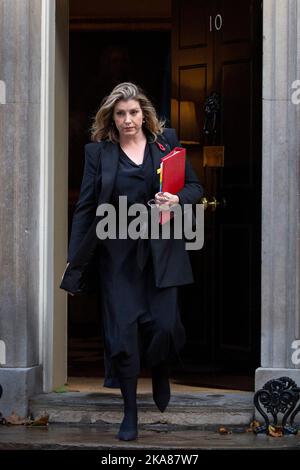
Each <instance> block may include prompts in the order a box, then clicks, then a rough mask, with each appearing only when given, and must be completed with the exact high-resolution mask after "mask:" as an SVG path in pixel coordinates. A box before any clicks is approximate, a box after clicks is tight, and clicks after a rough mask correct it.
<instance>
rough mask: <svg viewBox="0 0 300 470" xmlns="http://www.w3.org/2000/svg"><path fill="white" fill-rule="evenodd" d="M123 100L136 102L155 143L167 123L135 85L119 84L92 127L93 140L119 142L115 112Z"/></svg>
mask: <svg viewBox="0 0 300 470" xmlns="http://www.w3.org/2000/svg"><path fill="white" fill-rule="evenodd" d="M121 100H125V101H128V100H136V101H138V102H139V104H140V107H141V109H142V112H143V119H144V121H145V122H143V129H144V131H146V133H147V132H148V134H150V136H151V137H152V138H153V142H155V141H156V139H157V136H158V135H159V134H162V132H163V129H164V125H165V121H164V120H161V119H159V118H158V117H157V114H156V111H155V108H154V106H153V104H152V103H151V101H150V100H149V99H148V98H147V96H146V95H145V93H144V92H143V90H142V89H141V88H139V87H138V86H137V85H135V84H134V83H130V82H123V83H119V85H117V86H116V87H115V88H114V89H113V90H112V92H111V93H110V94H109V95H108V96H106V97H105V98H104V99H103V100H102V103H101V105H100V108H99V109H98V111H97V113H96V115H95V117H94V121H93V124H92V127H91V138H92V140H93V141H96V142H99V141H101V140H105V139H108V140H110V141H112V142H114V143H116V142H119V140H120V139H119V132H118V130H117V128H116V126H115V125H114V122H113V112H114V108H115V105H116V103H118V101H121Z"/></svg>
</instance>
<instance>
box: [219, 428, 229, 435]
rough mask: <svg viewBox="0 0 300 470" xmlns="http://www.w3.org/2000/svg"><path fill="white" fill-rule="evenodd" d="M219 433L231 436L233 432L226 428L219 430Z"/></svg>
mask: <svg viewBox="0 0 300 470" xmlns="http://www.w3.org/2000/svg"><path fill="white" fill-rule="evenodd" d="M218 431H219V434H231V431H230V430H229V429H227V428H224V427H221V428H219V429H218Z"/></svg>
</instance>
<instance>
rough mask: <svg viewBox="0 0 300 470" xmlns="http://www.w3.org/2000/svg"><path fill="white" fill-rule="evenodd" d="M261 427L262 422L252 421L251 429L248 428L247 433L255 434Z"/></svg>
mask: <svg viewBox="0 0 300 470" xmlns="http://www.w3.org/2000/svg"><path fill="white" fill-rule="evenodd" d="M259 427H260V422H259V421H256V420H253V421H251V423H250V424H249V428H247V429H246V430H245V432H253V431H254V430H255V429H256V428H259Z"/></svg>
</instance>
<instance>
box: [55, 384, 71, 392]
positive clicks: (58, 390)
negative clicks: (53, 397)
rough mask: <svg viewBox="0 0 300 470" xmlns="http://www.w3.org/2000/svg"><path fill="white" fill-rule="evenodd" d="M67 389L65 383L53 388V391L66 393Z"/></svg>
mask: <svg viewBox="0 0 300 470" xmlns="http://www.w3.org/2000/svg"><path fill="white" fill-rule="evenodd" d="M67 391H68V390H67V389H66V386H65V385H61V386H60V387H57V388H55V389H54V390H53V392H55V393H66V392H67Z"/></svg>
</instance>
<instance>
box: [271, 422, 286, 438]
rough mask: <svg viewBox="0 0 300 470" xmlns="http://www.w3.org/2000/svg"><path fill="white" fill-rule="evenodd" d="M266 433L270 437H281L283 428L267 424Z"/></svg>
mask: <svg viewBox="0 0 300 470" xmlns="http://www.w3.org/2000/svg"><path fill="white" fill-rule="evenodd" d="M268 434H269V436H272V437H282V436H283V430H282V427H281V426H271V425H270V426H269V427H268Z"/></svg>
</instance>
